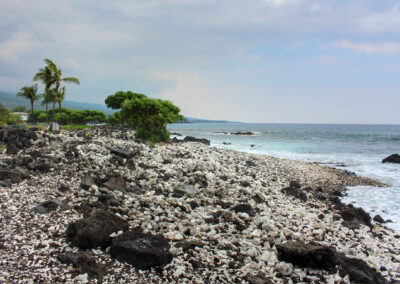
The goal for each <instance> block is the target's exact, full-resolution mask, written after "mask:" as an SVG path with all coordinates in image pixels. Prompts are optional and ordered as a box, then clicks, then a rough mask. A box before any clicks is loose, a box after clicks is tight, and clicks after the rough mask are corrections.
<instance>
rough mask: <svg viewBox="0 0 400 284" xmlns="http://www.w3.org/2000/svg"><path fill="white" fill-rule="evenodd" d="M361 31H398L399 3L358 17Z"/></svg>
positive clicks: (399, 29) (399, 28) (399, 23)
mask: <svg viewBox="0 0 400 284" xmlns="http://www.w3.org/2000/svg"><path fill="white" fill-rule="evenodd" d="M359 25H360V28H361V29H362V31H366V32H373V33H382V32H391V33H397V34H398V33H400V4H396V5H394V6H393V7H391V8H389V9H387V10H383V11H380V12H371V13H368V14H367V15H365V16H364V17H361V18H360V19H359Z"/></svg>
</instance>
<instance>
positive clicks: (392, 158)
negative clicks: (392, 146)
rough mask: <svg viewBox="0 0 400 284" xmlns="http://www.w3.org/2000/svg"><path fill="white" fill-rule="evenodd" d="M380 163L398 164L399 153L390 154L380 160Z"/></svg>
mask: <svg viewBox="0 0 400 284" xmlns="http://www.w3.org/2000/svg"><path fill="white" fill-rule="evenodd" d="M382 163H396V164H400V155H399V154H393V155H390V156H388V157H386V158H384V159H383V160H382Z"/></svg>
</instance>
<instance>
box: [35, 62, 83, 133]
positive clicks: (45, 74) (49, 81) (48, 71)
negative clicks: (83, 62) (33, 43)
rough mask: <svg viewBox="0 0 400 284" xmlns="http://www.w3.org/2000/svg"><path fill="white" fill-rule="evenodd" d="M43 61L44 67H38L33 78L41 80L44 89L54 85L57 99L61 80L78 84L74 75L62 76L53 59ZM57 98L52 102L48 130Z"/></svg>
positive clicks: (52, 119)
mask: <svg viewBox="0 0 400 284" xmlns="http://www.w3.org/2000/svg"><path fill="white" fill-rule="evenodd" d="M44 62H45V63H46V64H47V65H46V67H44V68H41V69H39V72H37V73H36V74H35V76H34V77H33V80H34V81H42V82H43V83H44V84H45V87H46V89H49V88H50V87H51V86H54V88H55V93H56V98H57V99H58V98H59V97H60V85H61V82H65V83H74V84H77V85H78V86H79V84H80V82H79V80H78V79H77V78H75V77H64V78H62V71H61V68H59V67H57V65H56V64H54V62H53V61H51V60H50V59H45V60H44ZM57 99H56V100H55V101H54V102H53V109H52V112H51V119H50V130H52V128H53V121H54V109H55V107H56V103H57Z"/></svg>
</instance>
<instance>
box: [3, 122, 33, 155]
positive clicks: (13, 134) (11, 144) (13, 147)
mask: <svg viewBox="0 0 400 284" xmlns="http://www.w3.org/2000/svg"><path fill="white" fill-rule="evenodd" d="M34 130H37V129H33V130H27V129H23V128H16V127H7V126H0V141H2V142H3V143H4V144H6V145H7V153H8V154H17V152H18V149H25V148H29V147H31V146H32V142H33V141H35V140H36V139H37V137H36V135H35V131H34Z"/></svg>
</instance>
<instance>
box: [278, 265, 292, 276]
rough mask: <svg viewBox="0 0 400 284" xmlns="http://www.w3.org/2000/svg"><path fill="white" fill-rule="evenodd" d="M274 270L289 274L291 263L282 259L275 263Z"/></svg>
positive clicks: (285, 274) (284, 274)
mask: <svg viewBox="0 0 400 284" xmlns="http://www.w3.org/2000/svg"><path fill="white" fill-rule="evenodd" d="M275 270H276V271H278V272H279V273H280V274H282V275H283V276H290V275H292V272H293V264H291V263H286V262H283V261H282V262H279V263H278V264H277V265H275Z"/></svg>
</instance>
